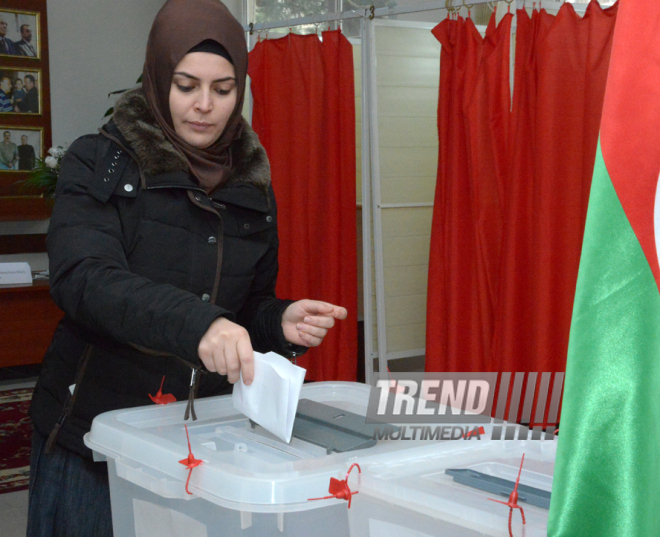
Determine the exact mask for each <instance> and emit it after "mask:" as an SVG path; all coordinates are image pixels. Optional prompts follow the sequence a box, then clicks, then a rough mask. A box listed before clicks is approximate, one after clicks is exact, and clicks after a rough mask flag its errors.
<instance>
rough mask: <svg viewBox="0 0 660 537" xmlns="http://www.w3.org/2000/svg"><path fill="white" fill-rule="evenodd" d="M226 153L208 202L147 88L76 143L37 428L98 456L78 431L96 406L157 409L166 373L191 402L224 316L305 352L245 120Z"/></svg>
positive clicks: (260, 160)
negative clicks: (288, 324)
mask: <svg viewBox="0 0 660 537" xmlns="http://www.w3.org/2000/svg"><path fill="white" fill-rule="evenodd" d="M231 156H232V172H231V174H230V175H229V177H228V179H227V181H226V183H225V184H224V185H223V187H222V188H220V189H218V190H217V191H215V192H214V193H213V194H212V195H211V196H210V197H208V196H207V195H206V193H205V192H204V191H203V190H202V189H201V188H200V187H199V186H198V184H197V183H196V182H195V180H194V178H193V177H192V176H191V175H190V173H189V172H188V171H187V169H188V168H187V164H186V162H185V160H184V159H183V157H182V156H181V155H180V154H179V153H178V152H177V151H176V150H175V149H174V147H173V146H172V144H171V143H169V141H167V140H166V139H165V138H164V136H163V134H162V131H161V130H160V129H159V128H158V127H157V126H156V123H155V121H154V118H153V116H152V114H151V112H150V111H149V108H148V106H147V104H146V101H145V100H144V97H143V94H142V92H141V90H139V89H138V90H133V91H131V92H129V93H128V94H127V95H125V96H124V97H123V98H122V99H121V101H120V102H119V103H118V104H117V107H116V112H115V115H114V117H113V121H111V122H110V123H109V124H107V125H106V126H105V127H104V128H103V129H102V130H101V133H100V134H98V135H90V136H84V137H82V138H80V139H78V140H76V142H75V143H74V144H73V145H72V146H71V148H70V149H69V151H68V152H67V154H66V155H65V157H64V158H63V161H62V165H61V171H60V179H59V181H58V186H57V194H56V204H55V207H54V209H53V215H52V218H51V224H50V229H49V231H48V254H49V258H50V277H51V294H52V296H53V299H54V300H55V302H56V304H57V305H58V306H59V307H60V308H62V310H64V312H65V314H66V315H65V318H64V319H63V320H62V322H61V323H60V325H59V326H58V328H57V330H56V332H55V335H54V337H53V341H52V343H51V345H50V348H49V349H48V351H47V353H46V356H45V358H44V361H43V368H42V373H41V376H40V378H39V382H38V383H37V386H36V389H35V393H34V397H33V401H32V406H31V409H30V415H31V417H32V420H33V422H34V425H35V426H36V427H37V429H38V430H39V431H40V432H41V433H42V434H44V435H49V434H51V432H52V431H53V429H54V427H55V425H56V423H57V422H58V420H59V422H60V423H61V428H60V429H59V432H58V434H57V443H58V444H60V445H62V446H63V447H66V448H68V449H70V450H72V451H75V452H77V453H79V454H82V455H84V456H90V455H91V452H90V451H89V450H88V449H87V448H86V447H85V446H84V444H83V441H82V436H83V435H84V434H85V433H86V432H87V431H88V430H89V428H90V426H91V422H92V419H93V418H94V417H95V416H97V415H98V414H100V413H102V412H105V411H109V410H114V409H118V408H127V407H132V406H139V405H146V404H153V403H152V402H151V400H150V398H149V394H152V395H154V394H156V392H157V391H158V388H159V386H160V383H161V380H162V378H163V376H165V383H164V387H163V391H164V392H165V393H172V394H174V396H175V397H176V398H177V400H182V399H183V400H185V399H186V398H187V397H188V396H189V386H190V379H191V373H192V370H193V369H195V368H197V369H199V368H200V366H201V364H200V361H199V358H198V356H197V346H198V344H199V341H200V339H201V338H202V336H203V335H204V333H205V332H206V330H207V329H208V327H209V326H210V324H211V323H212V322H213V321H214V320H215V319H216V318H218V317H220V316H224V317H226V318H228V319H230V320H232V321H235V322H238V323H239V324H241V325H242V326H244V327H245V328H246V329H247V330H248V332H249V333H250V337H251V340H252V345H253V347H254V349H255V350H258V351H262V352H265V351H268V350H274V351H276V352H279V353H280V354H284V355H287V354H288V355H291V354H292V353H293V352H300V351H301V350H302V348H300V347H295V346H292V345H290V344H288V343H287V342H286V340H285V339H284V334H283V332H282V328H281V324H280V323H281V318H282V313H283V311H284V309H286V307H287V306H288V305H289V304H290V301H283V300H278V299H276V298H275V282H276V278H277V269H278V264H277V248H278V238H277V212H276V206H275V200H274V198H273V191H272V188H271V186H270V170H269V165H268V160H267V157H266V154H265V152H264V150H263V148H262V147H261V145H260V144H259V141H258V138H257V136H256V135H255V134H254V132H253V131H252V130H251V129H250V128H249V127H246V129H245V131H244V133H243V135H242V136H241V138H240V139H239V140H237V141H235V142H234V143H233V144H232V146H231ZM84 356H88V359H87V360H84ZM84 362H86V363H85V366H84V368H83V367H81V366H82V364H83V363H84ZM77 374H78V375H80V377H78V378H80V379H81V380H79V381H78V380H77ZM73 384H77V385H78V390H77V392H76V397H75V399H74V401H73V405H72V404H71V397H70V390H69V386H71V385H73ZM229 391H231V386H230V385H229V383H228V382H227V380H226V377H223V376H220V375H217V374H213V373H205V374H202V375H201V380H200V383H199V396H200V397H204V396H208V395H216V394H222V393H228V392H229Z"/></svg>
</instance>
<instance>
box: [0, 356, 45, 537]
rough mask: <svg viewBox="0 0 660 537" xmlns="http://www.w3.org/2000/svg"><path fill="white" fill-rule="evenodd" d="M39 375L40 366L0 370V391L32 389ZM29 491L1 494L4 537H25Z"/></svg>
mask: <svg viewBox="0 0 660 537" xmlns="http://www.w3.org/2000/svg"><path fill="white" fill-rule="evenodd" d="M38 374H39V366H24V367H4V368H0V390H11V389H21V388H30V387H33V386H34V383H35V382H36V380H37V375H38ZM27 506H28V491H27V490H22V491H19V492H8V493H7V494H0V528H2V530H1V531H0V533H1V534H2V537H25V531H26V529H27Z"/></svg>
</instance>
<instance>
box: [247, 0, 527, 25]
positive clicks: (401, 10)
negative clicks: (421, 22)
mask: <svg viewBox="0 0 660 537" xmlns="http://www.w3.org/2000/svg"><path fill="white" fill-rule="evenodd" d="M489 1H492V0H470V2H469V3H470V5H475V4H486V3H487V2H489ZM512 1H515V0H512ZM527 1H528V2H531V1H532V0H527ZM454 7H457V8H462V7H463V5H462V3H461V4H458V2H457V5H456V6H454ZM438 9H447V3H446V2H437V1H436V2H428V3H424V4H419V5H416V6H405V7H404V6H400V7H393V8H389V7H379V8H374V7H373V6H370V7H367V8H365V9H363V10H362V9H358V10H352V11H344V12H341V13H329V14H327V15H312V16H311V17H298V18H296V19H287V20H280V21H275V22H260V23H257V24H254V23H250V24H247V25H245V24H244V25H243V29H244V30H245V31H246V32H249V31H260V30H273V29H275V28H290V27H291V26H300V25H302V24H323V23H326V22H337V21H340V20H347V19H361V18H363V17H369V18H374V17H387V16H389V15H405V14H407V13H419V12H421V11H434V10H438Z"/></svg>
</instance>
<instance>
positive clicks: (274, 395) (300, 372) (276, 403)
mask: <svg viewBox="0 0 660 537" xmlns="http://www.w3.org/2000/svg"><path fill="white" fill-rule="evenodd" d="M305 372H306V371H305V369H303V368H302V367H298V366H297V365H293V364H292V363H291V362H289V360H287V359H286V358H284V357H282V356H280V355H279V354H275V353H274V352H269V353H266V354H261V353H259V352H255V353H254V380H253V381H252V384H250V385H249V386H246V385H245V384H244V383H243V377H242V376H241V378H240V380H239V381H238V382H237V383H236V384H234V393H233V395H232V399H233V402H234V407H235V408H236V410H238V411H239V412H242V413H243V414H245V415H246V416H247V417H248V418H250V419H251V420H252V421H254V422H255V423H257V424H259V425H261V426H262V427H263V428H264V429H266V430H267V431H269V432H271V433H273V434H274V435H275V436H277V437H278V438H281V439H282V440H284V441H285V442H287V443H288V442H290V441H291V433H292V432H293V420H294V419H295V417H296V410H297V408H298V399H300V389H301V388H302V385H303V381H304V380H305Z"/></svg>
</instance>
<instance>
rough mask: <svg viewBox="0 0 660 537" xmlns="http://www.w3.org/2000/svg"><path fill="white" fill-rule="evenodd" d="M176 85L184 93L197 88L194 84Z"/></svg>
mask: <svg viewBox="0 0 660 537" xmlns="http://www.w3.org/2000/svg"><path fill="white" fill-rule="evenodd" d="M176 87H177V88H178V89H179V91H182V92H183V93H189V92H191V91H192V90H193V89H195V88H194V87H193V86H182V85H181V84H176Z"/></svg>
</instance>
